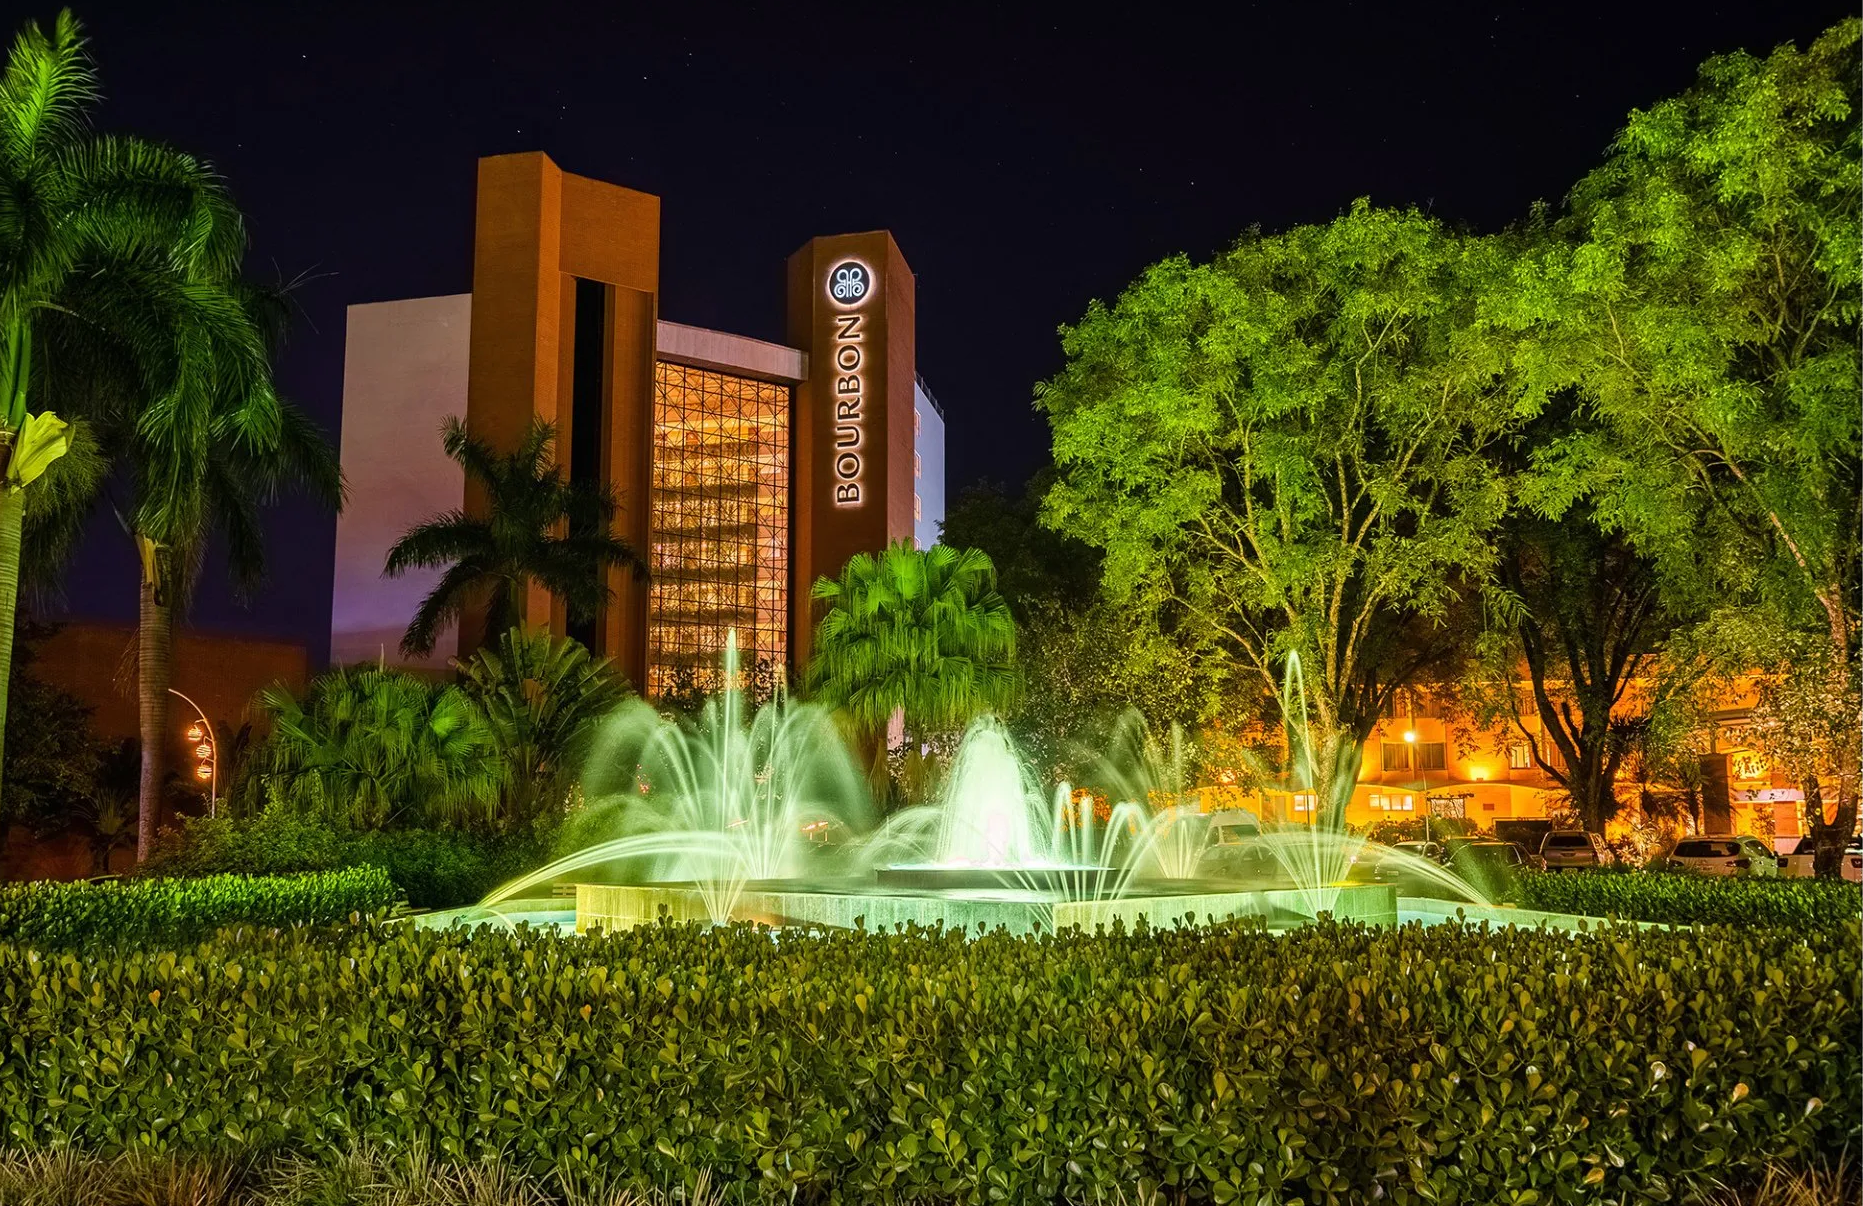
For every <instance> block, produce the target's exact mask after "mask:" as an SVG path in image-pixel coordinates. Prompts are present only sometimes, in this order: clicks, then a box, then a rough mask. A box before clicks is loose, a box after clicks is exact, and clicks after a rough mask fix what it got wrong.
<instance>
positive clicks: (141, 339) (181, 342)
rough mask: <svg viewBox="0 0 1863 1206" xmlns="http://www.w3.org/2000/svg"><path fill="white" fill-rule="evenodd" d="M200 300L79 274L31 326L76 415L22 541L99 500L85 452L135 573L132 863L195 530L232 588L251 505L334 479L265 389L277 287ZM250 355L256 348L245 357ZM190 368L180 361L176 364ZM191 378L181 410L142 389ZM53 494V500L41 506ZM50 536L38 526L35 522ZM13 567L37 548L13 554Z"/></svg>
mask: <svg viewBox="0 0 1863 1206" xmlns="http://www.w3.org/2000/svg"><path fill="white" fill-rule="evenodd" d="M195 293H196V294H197V296H201V297H205V298H207V299H208V301H209V302H210V304H209V305H207V306H206V307H205V311H204V312H203V311H202V310H201V309H198V308H196V307H193V306H182V307H177V308H173V309H169V310H167V311H164V310H161V309H159V308H153V307H151V305H150V304H149V301H148V299H147V298H144V297H140V296H138V295H136V294H134V293H129V292H127V291H124V290H121V289H112V288H108V287H99V286H98V284H97V283H96V282H95V281H86V282H82V283H78V284H76V285H74V287H73V288H72V290H70V292H69V296H70V297H72V299H73V300H74V301H76V302H77V303H78V304H79V305H80V306H81V309H82V313H83V314H84V315H85V316H86V317H85V318H83V319H75V318H73V317H71V316H69V314H66V313H62V312H61V313H60V314H58V315H53V316H48V317H47V319H46V320H45V321H44V322H43V323H42V324H41V326H42V328H43V333H42V335H41V337H40V340H39V342H40V344H41V346H43V347H44V348H45V349H46V351H47V361H48V364H47V371H46V373H45V374H44V378H45V390H46V393H47V394H48V396H52V397H55V398H57V399H59V400H60V402H61V405H64V406H66V407H68V409H69V410H70V412H71V413H73V414H76V415H78V416H80V421H81V423H82V426H79V427H75V428H74V429H75V430H76V431H78V432H79V433H80V435H81V437H82V438H81V439H80V440H79V441H77V443H76V444H75V445H74V449H75V450H76V451H77V452H78V453H79V454H80V455H73V456H68V457H67V458H66V462H61V465H60V469H63V468H64V467H65V463H70V465H71V466H72V468H71V470H70V471H69V472H62V473H55V474H54V475H48V476H50V477H51V478H52V479H53V480H50V481H48V487H50V488H47V489H42V490H41V491H39V493H40V494H41V496H42V501H43V505H41V506H40V507H39V508H38V511H39V512H41V513H39V514H35V515H33V516H32V521H33V522H32V528H33V529H34V530H33V531H32V532H31V533H30V535H31V537H32V538H33V540H34V543H40V542H41V539H42V540H43V542H45V543H55V542H56V541H57V540H58V539H59V538H60V537H62V536H66V535H68V533H69V531H70V530H71V529H72V528H74V527H77V526H79V525H78V523H75V522H74V521H73V519H72V514H73V513H75V514H76V515H77V516H78V518H79V520H80V521H81V518H82V516H84V515H86V514H88V513H89V511H90V510H91V508H92V505H93V504H94V502H95V501H96V499H97V498H98V497H100V496H101V491H100V490H92V491H91V492H90V493H89V494H88V495H87V494H86V493H85V491H84V490H83V489H81V488H80V487H79V486H78V485H77V484H76V482H75V480H74V479H78V478H84V479H85V480H86V481H91V482H93V483H95V481H96V479H95V477H94V470H92V469H91V468H90V467H89V466H87V465H85V460H86V458H85V456H84V455H82V454H83V453H85V452H88V450H89V448H90V446H91V445H93V444H94V445H95V450H96V456H97V459H98V460H99V461H100V462H101V463H102V464H105V465H112V464H114V465H118V466H121V467H122V469H123V470H124V472H123V473H122V474H121V480H122V481H123V482H124V484H125V490H124V493H125V495H126V497H124V498H122V499H120V500H118V499H112V506H113V509H114V510H115V513H116V518H117V520H118V522H119V524H120V525H121V526H122V528H123V530H124V532H125V533H126V534H127V535H128V536H129V538H130V545H131V547H132V548H134V550H135V552H136V556H137V560H138V563H139V565H140V568H141V574H140V582H139V591H138V613H139V614H138V618H139V623H138V627H137V641H136V654H137V666H136V671H137V672H136V687H137V697H138V712H139V722H140V725H139V727H140V735H141V739H142V772H141V776H140V791H139V802H140V816H139V819H138V825H137V857H138V858H139V859H144V858H147V857H148V856H149V855H150V853H151V852H152V851H153V844H154V841H155V833H156V824H157V821H158V819H159V817H160V815H161V803H162V801H163V799H164V798H165V795H166V790H165V789H166V787H167V783H168V779H169V773H168V761H169V752H170V741H171V738H172V732H171V729H170V727H169V720H170V715H171V708H170V704H171V699H170V693H169V686H170V685H171V684H172V683H173V681H174V665H173V655H172V650H173V643H174V625H175V616H176V615H177V613H178V612H180V611H185V608H186V603H187V600H188V597H189V595H190V594H191V593H192V588H193V585H194V582H195V580H196V578H197V577H198V574H199V570H200V565H201V559H202V555H203V553H204V552H205V549H206V545H207V541H208V538H209V536H210V535H211V534H214V533H218V534H219V536H220V537H221V540H222V543H223V545H224V548H225V551H226V554H227V563H228V568H229V569H230V571H231V573H232V576H233V580H234V583H235V585H236V587H237V588H238V589H239V591H240V592H241V593H245V592H247V591H250V590H251V589H252V588H253V587H255V586H256V585H257V583H258V582H259V580H260V578H261V577H262V574H263V570H264V561H265V545H264V539H263V533H262V531H261V528H260V524H259V518H258V512H259V508H260V506H261V505H262V504H264V503H266V502H269V501H270V500H271V499H272V497H273V496H274V495H275V494H276V493H277V492H278V491H279V489H280V488H281V487H283V486H285V485H287V484H298V485H303V486H306V487H308V488H309V489H310V491H311V492H312V493H313V494H314V495H315V496H317V497H318V498H320V499H322V500H323V501H324V502H326V503H328V504H329V505H330V506H332V507H333V508H335V507H340V506H341V502H342V475H341V472H340V470H339V469H338V466H337V462H336V456H335V453H334V451H333V450H332V449H331V447H330V445H329V443H328V441H326V440H325V439H324V438H323V436H322V435H321V434H320V433H319V432H318V431H317V430H316V429H315V427H314V426H313V425H312V424H311V423H310V422H309V420H308V419H307V418H306V417H305V416H304V414H303V413H302V412H301V411H300V410H299V409H298V408H297V407H295V406H294V405H292V404H291V403H290V402H289V401H287V400H285V399H282V398H280V397H279V396H278V395H277V394H276V392H275V391H274V390H273V388H272V384H271V376H270V363H271V360H272V358H273V357H274V356H275V354H276V351H277V350H278V348H279V346H280V345H281V344H282V341H283V337H284V329H285V319H286V316H287V313H288V304H287V298H286V296H285V294H284V291H283V290H282V289H269V288H258V287H252V286H248V285H245V284H243V283H241V282H238V281H225V282H212V283H209V284H206V285H204V286H201V287H200V288H198V289H196V290H195ZM255 352H256V355H255V354H254V353H255ZM190 361H192V362H193V363H192V364H190V363H189V362H190ZM189 376H192V377H193V379H194V382H193V384H192V386H191V387H190V389H189V390H188V393H187V395H186V396H185V403H186V404H185V405H172V404H170V402H171V398H170V396H169V395H168V394H166V393H164V392H163V391H162V390H161V388H160V387H159V385H158V384H157V383H160V382H165V381H172V380H175V379H177V378H185V377H189ZM54 501H56V502H57V503H59V504H60V505H62V506H63V507H64V509H65V512H66V513H64V514H60V513H58V512H57V510H56V508H55V507H54V506H53V505H52V503H53V502H54ZM40 528H46V529H50V530H51V531H49V532H47V533H44V534H42V533H41V532H40V531H39V530H38V529H40ZM27 560H28V562H29V563H35V564H36V563H40V562H43V561H45V560H47V558H45V557H44V556H39V555H29V556H28V558H27Z"/></svg>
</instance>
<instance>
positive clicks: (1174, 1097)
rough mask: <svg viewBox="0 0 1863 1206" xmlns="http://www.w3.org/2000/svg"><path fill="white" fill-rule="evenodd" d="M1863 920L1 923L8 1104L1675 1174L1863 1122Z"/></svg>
mask: <svg viewBox="0 0 1863 1206" xmlns="http://www.w3.org/2000/svg"><path fill="white" fill-rule="evenodd" d="M1859 963H1860V960H1859V949H1858V944H1857V941H1856V932H1855V929H1854V928H1853V927H1825V928H1820V929H1816V930H1812V931H1808V932H1806V933H1804V934H1797V933H1792V932H1789V931H1786V930H1782V929H1774V928H1766V927H1750V928H1747V929H1743V930H1738V931H1735V930H1729V929H1718V928H1696V929H1676V930H1651V931H1647V932H1644V931H1635V930H1630V929H1627V928H1623V927H1616V926H1607V927H1602V928H1601V929H1599V930H1597V931H1594V932H1590V933H1581V934H1565V933H1561V932H1557V931H1551V930H1527V929H1517V928H1511V927H1510V928H1504V929H1500V930H1488V929H1485V928H1477V927H1467V926H1461V925H1455V924H1447V925H1442V926H1437V927H1430V928H1425V927H1422V926H1414V925H1413V926H1406V927H1401V928H1388V929H1371V928H1364V927H1357V926H1347V925H1338V924H1333V923H1322V924H1318V925H1314V926H1311V927H1308V928H1306V929H1302V930H1298V931H1294V932H1290V933H1287V934H1284V935H1279V936H1277V935H1273V934H1270V933H1267V932H1265V931H1263V930H1261V929H1259V928H1254V927H1251V926H1248V925H1244V924H1228V925H1222V926H1216V927H1212V928H1209V929H1202V930H1188V929H1186V930H1171V931H1163V932H1155V931H1145V930H1142V929H1141V930H1139V931H1135V932H1124V931H1115V932H1113V933H1111V934H1106V935H1100V936H1088V935H1083V934H1080V933H1078V932H1075V931H1069V932H1064V933H1062V934H1060V935H1054V936H1043V937H1038V938H1013V937H1010V936H1008V935H1006V934H1002V933H997V934H992V935H989V936H986V937H981V938H977V939H974V940H967V939H966V938H965V937H963V936H962V935H960V934H956V933H951V932H941V931H924V930H911V929H908V930H903V931H899V932H888V933H861V932H850V931H828V932H821V933H798V932H788V933H784V934H783V935H782V936H781V940H780V941H772V939H771V935H770V933H769V932H768V931H763V930H758V929H754V928H751V927H748V926H736V927H729V928H723V929H715V930H709V931H708V930H705V929H702V928H699V927H696V926H674V925H670V924H668V925H661V926H655V927H649V928H646V929H642V930H635V931H629V932H624V933H617V934H613V935H601V936H595V937H591V938H587V939H580V938H574V937H563V936H558V935H556V934H554V933H542V932H537V931H533V930H529V929H527V928H523V927H520V928H518V929H517V930H515V931H499V930H491V929H482V930H479V931H477V932H473V933H467V932H464V931H461V930H457V929H455V930H449V931H430V930H417V929H415V928H413V927H411V926H403V925H395V924H389V923H380V922H372V923H369V924H366V925H363V926H360V927H353V928H348V927H346V928H339V929H323V930H317V929H295V930H280V931H259V930H228V931H223V932H222V933H221V934H220V935H218V936H217V937H216V938H215V939H214V940H213V941H212V942H211V943H206V944H203V945H201V946H200V947H198V948H196V949H194V950H191V951H184V952H176V951H150V950H138V949H120V948H118V949H110V950H105V949H102V948H95V949H88V950H83V951H77V952H72V953H67V954H63V955H58V956H55V957H47V956H45V955H43V954H39V953H36V952H32V951H28V950H25V949H22V948H20V947H17V946H7V945H0V1002H3V1003H4V1004H3V1009H4V1012H3V1013H0V1016H3V1017H4V1018H5V1019H6V1021H5V1025H6V1028H7V1031H8V1034H7V1040H6V1042H5V1043H4V1045H3V1046H0V1133H4V1134H5V1135H7V1136H8V1137H9V1140H10V1142H11V1143H12V1144H13V1145H15V1146H17V1147H22V1148H28V1149H32V1148H47V1147H53V1146H57V1145H60V1144H69V1145H74V1146H77V1147H80V1148H83V1149H86V1150H91V1151H94V1152H98V1153H100V1154H104V1155H108V1154H111V1153H113V1152H116V1151H121V1150H124V1149H136V1148H160V1149H165V1150H169V1151H177V1152H194V1153H199V1154H203V1155H206V1154H211V1153H212V1152H213V1151H215V1150H217V1149H223V1148H225V1147H226V1146H227V1145H229V1144H233V1145H241V1146H244V1147H246V1148H248V1149H250V1150H261V1149H272V1148H282V1149H285V1150H298V1151H301V1152H305V1153H307V1154H311V1155H315V1156H321V1157H324V1158H328V1157H330V1156H333V1155H334V1154H336V1153H338V1152H341V1151H343V1150H347V1149H350V1148H353V1147H354V1146H356V1145H359V1144H366V1145H373V1146H377V1147H380V1148H384V1149H387V1150H391V1151H413V1150H416V1149H424V1150H426V1151H429V1152H432V1153H434V1154H435V1156H436V1157H437V1158H440V1159H442V1160H445V1161H449V1162H454V1163H469V1162H474V1161H477V1160H480V1159H481V1158H484V1157H487V1156H490V1155H493V1154H500V1153H501V1154H502V1155H503V1157H504V1158H505V1159H507V1160H509V1161H511V1162H512V1164H513V1166H514V1167H515V1168H516V1170H517V1171H520V1172H523V1173H525V1174H528V1175H545V1174H549V1173H551V1172H552V1171H553V1170H561V1169H563V1168H569V1169H571V1170H574V1169H583V1170H589V1171H599V1172H600V1173H602V1174H604V1175H606V1176H608V1177H611V1178H613V1179H614V1180H616V1181H618V1182H620V1183H623V1184H644V1185H654V1184H658V1185H672V1184H679V1183H681V1182H682V1181H683V1182H686V1183H690V1180H691V1178H692V1176H693V1175H694V1173H695V1171H696V1170H700V1169H710V1170H713V1171H714V1172H715V1173H716V1174H717V1175H718V1176H720V1177H721V1178H723V1179H725V1180H726V1181H728V1182H730V1183H733V1184H736V1185H739V1186H742V1187H743V1188H745V1189H747V1190H748V1191H750V1193H751V1194H752V1195H754V1196H757V1197H761V1198H766V1199H780V1200H796V1201H804V1202H811V1201H813V1202H820V1201H827V1202H849V1203H851V1202H863V1203H865V1202H902V1201H908V1200H914V1201H945V1202H981V1201H986V1200H1004V1201H1010V1202H1031V1201H1052V1200H1056V1199H1061V1200H1072V1201H1086V1200H1092V1199H1093V1198H1095V1197H1096V1196H1100V1195H1110V1194H1111V1193H1112V1192H1113V1191H1115V1190H1117V1189H1120V1188H1123V1189H1125V1190H1127V1191H1130V1190H1132V1189H1134V1188H1135V1187H1139V1186H1157V1185H1162V1186H1164V1187H1165V1188H1166V1190H1167V1196H1168V1197H1170V1198H1172V1199H1174V1200H1180V1201H1194V1202H1202V1201H1222V1202H1228V1201H1250V1202H1254V1201H1286V1200H1290V1199H1294V1198H1300V1199H1303V1200H1305V1201H1308V1202H1359V1201H1367V1200H1371V1199H1373V1198H1382V1199H1385V1200H1389V1201H1393V1202H1417V1201H1421V1200H1430V1201H1439V1202H1443V1203H1486V1202H1509V1201H1512V1202H1531V1201H1538V1202H1542V1203H1546V1202H1552V1201H1563V1202H1574V1201H1581V1200H1599V1201H1602V1200H1611V1201H1616V1200H1620V1199H1621V1200H1626V1201H1642V1200H1649V1199H1659V1198H1675V1197H1679V1196H1682V1195H1683V1194H1684V1193H1685V1192H1687V1191H1688V1190H1689V1189H1691V1188H1695V1187H1700V1186H1704V1185H1705V1184H1706V1183H1707V1180H1706V1179H1707V1178H1714V1179H1717V1180H1724V1181H1730V1182H1731V1181H1737V1180H1740V1179H1744V1178H1745V1177H1747V1176H1749V1175H1751V1174H1755V1173H1757V1172H1758V1171H1759V1169H1760V1167H1761V1166H1762V1165H1763V1164H1765V1163H1766V1162H1768V1161H1771V1160H1781V1161H1787V1162H1798V1163H1809V1162H1810V1161H1811V1160H1812V1159H1813V1158H1815V1157H1816V1156H1817V1155H1819V1154H1820V1153H1830V1152H1834V1151H1835V1150H1836V1149H1838V1148H1840V1147H1841V1146H1842V1145H1843V1144H1844V1143H1845V1142H1846V1140H1847V1139H1848V1138H1849V1137H1851V1136H1853V1135H1854V1134H1855V1133H1856V1128H1857V1124H1858V1115H1859V1107H1858V1101H1857V1098H1856V1093H1855V1086H1856V1084H1857V1083H1858V1078H1859V1076H1863V1056H1860V1054H1859V1050H1858V1046H1857V1043H1856V1041H1855V1040H1856V1033H1857V1030H1858V1027H1859V1011H1858V977H1859V971H1860V970H1863V968H1860V966H1859Z"/></svg>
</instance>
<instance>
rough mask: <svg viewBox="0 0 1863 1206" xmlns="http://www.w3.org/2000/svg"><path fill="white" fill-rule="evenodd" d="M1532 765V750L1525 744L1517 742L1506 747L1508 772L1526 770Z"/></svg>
mask: <svg viewBox="0 0 1863 1206" xmlns="http://www.w3.org/2000/svg"><path fill="white" fill-rule="evenodd" d="M1532 765H1533V749H1532V747H1531V746H1529V745H1527V743H1526V742H1524V741H1522V742H1517V743H1516V744H1514V745H1510V746H1508V747H1507V768H1508V769H1509V770H1527V769H1529V768H1531V767H1532Z"/></svg>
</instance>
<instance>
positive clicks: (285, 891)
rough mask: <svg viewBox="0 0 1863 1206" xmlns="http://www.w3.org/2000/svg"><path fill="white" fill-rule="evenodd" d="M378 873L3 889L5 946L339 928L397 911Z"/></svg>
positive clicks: (165, 942)
mask: <svg viewBox="0 0 1863 1206" xmlns="http://www.w3.org/2000/svg"><path fill="white" fill-rule="evenodd" d="M396 896H397V893H396V890H395V885H394V883H393V882H392V881H391V880H390V879H389V878H388V876H387V875H386V874H385V873H384V872H382V871H381V870H380V869H379V868H376V867H352V868H348V869H346V870H342V871H326V872H321V873H318V874H314V875H293V876H249V875H209V876H203V877H201V878H198V879H160V880H133V881H128V882H110V883H97V884H93V883H55V882H52V881H50V880H35V881H33V882H30V883H18V884H0V941H7V942H15V943H20V944H22V945H25V946H31V947H79V946H84V945H86V944H89V943H107V944H114V943H139V942H148V943H153V944H156V945H160V946H172V945H173V944H177V943H181V944H185V943H191V942H194V941H196V940H198V939H200V938H202V937H205V936H207V935H209V934H212V933H213V932H214V931H215V930H216V929H218V928H220V927H221V926H231V925H242V924H243V925H257V926H291V925H300V924H319V923H327V922H333V921H339V920H342V919H343V918H346V917H348V916H349V915H350V914H352V913H362V914H365V915H366V914H369V913H373V912H376V911H377V910H380V909H385V908H387V907H389V906H390V905H392V904H394V902H395V898H396Z"/></svg>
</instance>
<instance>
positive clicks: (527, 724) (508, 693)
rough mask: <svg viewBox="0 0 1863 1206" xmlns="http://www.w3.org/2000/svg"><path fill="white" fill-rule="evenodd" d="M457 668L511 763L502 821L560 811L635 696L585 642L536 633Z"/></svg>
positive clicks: (513, 632)
mask: <svg viewBox="0 0 1863 1206" xmlns="http://www.w3.org/2000/svg"><path fill="white" fill-rule="evenodd" d="M457 664H458V665H459V670H460V676H461V677H460V686H461V688H462V689H463V690H464V691H465V692H466V694H467V696H468V697H469V698H471V699H472V701H473V702H474V703H476V704H477V705H478V706H479V709H480V710H481V711H482V712H484V713H485V719H486V722H487V723H488V724H489V725H490V726H491V733H492V744H493V747H494V748H495V749H496V750H497V751H498V755H499V758H500V759H501V760H502V761H503V762H504V766H505V789H504V796H505V798H504V803H503V807H501V808H500V810H499V823H500V824H501V825H503V826H505V827H507V828H509V827H513V826H519V825H524V824H528V823H529V822H530V821H532V820H533V819H535V818H536V817H537V816H538V815H539V814H541V813H543V812H546V811H550V810H557V809H560V808H561V807H562V805H563V804H564V802H565V801H566V800H567V799H568V797H569V791H570V786H571V784H572V783H573V782H574V780H575V777H576V773H577V772H578V771H579V770H580V769H581V763H582V758H583V756H584V754H585V753H586V751H587V747H588V743H589V740H590V738H591V737H592V736H593V735H594V730H595V727H596V725H597V724H598V723H599V722H600V721H601V720H602V718H604V717H605V716H607V715H608V714H609V713H610V712H612V711H614V709H615V708H616V707H617V706H618V705H620V703H621V702H622V701H623V700H625V699H626V698H627V697H628V694H629V692H628V686H627V681H626V680H625V679H623V678H622V677H621V676H620V675H619V674H618V673H616V672H615V670H614V668H613V667H612V666H611V665H610V664H609V663H608V661H607V660H606V659H604V658H597V657H594V656H593V655H591V654H590V653H589V651H588V650H587V649H585V648H584V647H583V646H582V644H581V643H580V642H578V641H574V640H570V639H569V638H567V637H553V636H551V635H550V634H549V633H547V632H539V631H537V630H535V629H524V628H512V629H509V630H507V631H506V632H504V633H503V634H501V635H500V636H499V638H498V644H497V646H496V647H493V646H486V647H484V648H481V649H479V650H478V651H477V652H476V653H474V654H473V655H472V656H471V657H470V658H469V659H467V660H466V661H465V662H463V663H457Z"/></svg>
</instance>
